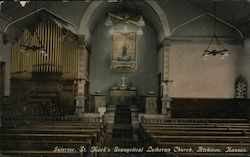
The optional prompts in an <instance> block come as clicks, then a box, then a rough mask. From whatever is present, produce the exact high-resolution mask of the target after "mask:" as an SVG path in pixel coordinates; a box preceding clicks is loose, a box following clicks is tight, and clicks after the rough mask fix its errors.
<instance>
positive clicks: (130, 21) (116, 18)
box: [105, 1, 145, 35]
mask: <svg viewBox="0 0 250 157" xmlns="http://www.w3.org/2000/svg"><path fill="white" fill-rule="evenodd" d="M122 3H124V4H120V6H121V7H122V8H119V9H118V11H119V13H123V14H124V15H122V16H120V14H119V15H118V14H115V13H107V14H106V16H107V18H106V21H105V25H106V26H111V29H110V30H109V34H113V32H114V27H115V23H124V24H125V26H124V29H123V30H122V32H123V33H129V30H128V28H127V25H133V26H136V27H137V31H136V34H137V35H143V30H142V27H144V26H145V21H144V20H143V17H142V16H141V15H139V14H138V11H137V9H135V10H136V15H133V16H129V15H127V13H128V8H126V6H127V2H126V1H124V2H122ZM134 6H135V4H134ZM135 18H137V19H138V18H139V20H134V19H135ZM112 20H113V21H112Z"/></svg>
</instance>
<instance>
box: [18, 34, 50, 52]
mask: <svg viewBox="0 0 250 157" xmlns="http://www.w3.org/2000/svg"><path fill="white" fill-rule="evenodd" d="M35 36H36V38H37V41H38V43H37V44H31V43H32V39H33V38H35ZM20 51H21V52H24V53H26V54H27V55H30V53H31V52H39V53H41V54H42V55H45V56H46V55H47V52H46V49H45V47H44V45H43V44H42V41H41V39H40V38H39V36H38V34H37V32H36V31H35V32H34V34H33V35H29V37H28V38H27V40H26V41H25V42H24V43H23V44H20Z"/></svg>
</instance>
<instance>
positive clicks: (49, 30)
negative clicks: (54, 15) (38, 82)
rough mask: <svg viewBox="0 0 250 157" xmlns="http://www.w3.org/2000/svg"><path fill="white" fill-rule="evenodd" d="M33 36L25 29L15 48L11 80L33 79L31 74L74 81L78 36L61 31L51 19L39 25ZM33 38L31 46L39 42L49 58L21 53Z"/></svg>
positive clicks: (34, 53)
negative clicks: (49, 75)
mask: <svg viewBox="0 0 250 157" xmlns="http://www.w3.org/2000/svg"><path fill="white" fill-rule="evenodd" d="M35 31H36V33H34V34H32V33H30V32H29V30H28V29H25V30H24V31H23V33H22V34H21V36H20V38H19V40H18V41H17V42H16V43H15V44H14V45H13V47H12V68H11V74H12V78H20V79H31V78H32V73H33V72H36V73H43V72H47V73H50V72H53V73H60V74H62V78H63V79H66V80H72V79H75V78H76V76H77V71H78V44H77V38H76V36H75V35H74V34H73V33H71V32H69V31H68V32H67V33H66V35H65V33H63V30H62V29H61V28H59V27H58V26H57V25H56V24H55V23H54V21H52V20H51V19H49V20H45V21H43V22H40V23H39V24H38V25H37V27H36V29H35ZM29 38H31V44H32V45H39V40H38V38H39V39H40V41H41V43H42V45H43V46H44V47H45V50H46V52H47V55H43V54H42V53H40V52H39V50H36V51H33V50H29V51H28V52H27V50H25V52H23V51H22V49H21V46H20V45H22V44H26V45H27V43H25V42H27V39H29Z"/></svg>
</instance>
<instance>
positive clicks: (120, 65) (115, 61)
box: [111, 32, 137, 72]
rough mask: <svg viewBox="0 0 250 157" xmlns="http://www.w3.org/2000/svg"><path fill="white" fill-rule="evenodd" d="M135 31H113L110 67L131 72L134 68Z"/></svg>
mask: <svg viewBox="0 0 250 157" xmlns="http://www.w3.org/2000/svg"><path fill="white" fill-rule="evenodd" d="M136 59H137V54H136V33H135V32H130V33H121V32H115V33H114V37H113V51H112V63H111V69H114V70H119V71H127V72H132V71H135V70H136Z"/></svg>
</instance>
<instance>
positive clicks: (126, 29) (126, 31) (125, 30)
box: [122, 26, 129, 34]
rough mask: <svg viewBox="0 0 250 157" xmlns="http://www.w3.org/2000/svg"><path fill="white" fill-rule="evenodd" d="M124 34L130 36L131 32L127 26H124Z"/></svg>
mask: <svg viewBox="0 0 250 157" xmlns="http://www.w3.org/2000/svg"><path fill="white" fill-rule="evenodd" d="M122 32H123V33H125V34H128V32H129V31H128V27H127V26H124V28H123V30H122Z"/></svg>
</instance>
